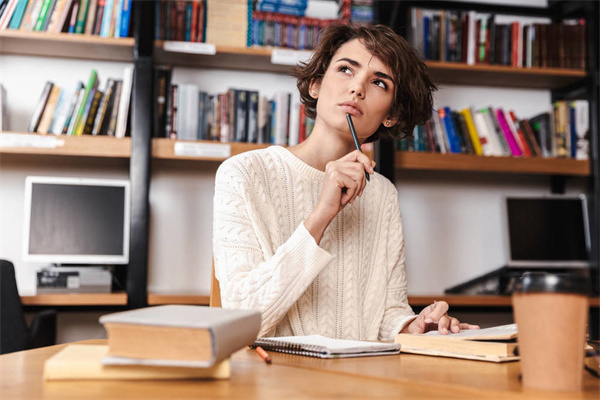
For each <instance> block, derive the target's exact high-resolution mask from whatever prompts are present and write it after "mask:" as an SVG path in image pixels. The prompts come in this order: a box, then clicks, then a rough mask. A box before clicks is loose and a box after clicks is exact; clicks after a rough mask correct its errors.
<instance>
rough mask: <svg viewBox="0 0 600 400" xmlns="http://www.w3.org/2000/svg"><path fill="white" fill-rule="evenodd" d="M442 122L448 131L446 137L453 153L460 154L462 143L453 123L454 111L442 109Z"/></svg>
mask: <svg viewBox="0 0 600 400" xmlns="http://www.w3.org/2000/svg"><path fill="white" fill-rule="evenodd" d="M439 112H440V120H441V121H442V122H443V124H444V127H445V129H446V135H447V137H448V143H449V145H450V152H451V153H460V152H461V149H460V141H459V138H458V135H457V133H456V130H455V129H454V124H453V123H452V111H451V110H450V108H449V107H444V108H440V110H439Z"/></svg>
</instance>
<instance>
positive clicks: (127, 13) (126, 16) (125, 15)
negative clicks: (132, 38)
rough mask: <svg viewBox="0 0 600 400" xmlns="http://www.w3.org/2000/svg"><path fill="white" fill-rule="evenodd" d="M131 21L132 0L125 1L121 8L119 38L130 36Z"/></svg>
mask: <svg viewBox="0 0 600 400" xmlns="http://www.w3.org/2000/svg"><path fill="white" fill-rule="evenodd" d="M130 20H131V0H123V7H122V8H121V21H120V24H119V37H128V36H129V21H130Z"/></svg>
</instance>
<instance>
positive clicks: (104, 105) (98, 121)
mask: <svg viewBox="0 0 600 400" xmlns="http://www.w3.org/2000/svg"><path fill="white" fill-rule="evenodd" d="M114 86H115V81H114V79H109V80H108V81H107V83H106V90H105V93H104V96H102V101H101V102H100V105H99V106H98V111H97V113H96V117H95V119H94V124H93V127H92V132H91V134H92V135H100V134H101V133H102V127H103V126H105V125H106V124H105V123H104V122H105V121H106V116H107V114H108V112H110V111H109V110H110V107H111V105H112V103H111V100H112V97H113V92H114Z"/></svg>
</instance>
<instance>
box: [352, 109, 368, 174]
mask: <svg viewBox="0 0 600 400" xmlns="http://www.w3.org/2000/svg"><path fill="white" fill-rule="evenodd" d="M346 120H347V121H348V126H349V127H350V133H352V139H354V144H355V145H356V150H358V151H360V152H361V153H362V149H361V148H360V143H358V137H357V136H356V130H355V129H354V124H353V123H352V117H351V116H350V114H346ZM365 176H366V177H367V181H370V180H371V177H370V176H369V173H368V172H367V170H366V169H365Z"/></svg>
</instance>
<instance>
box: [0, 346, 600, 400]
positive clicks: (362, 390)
mask: <svg viewBox="0 0 600 400" xmlns="http://www.w3.org/2000/svg"><path fill="white" fill-rule="evenodd" d="M99 342H101V343H103V342H104V341H98V340H95V341H87V342H85V343H99ZM63 346H64V345H58V346H52V347H46V348H42V349H36V350H30V351H24V352H18V353H13V354H7V355H3V356H0V394H1V396H0V397H2V398H3V399H32V398H35V399H61V400H63V399H91V398H94V399H124V398H139V399H148V398H152V399H169V400H171V399H198V398H205V397H210V398H229V399H250V400H251V399H291V398H294V399H306V398H320V399H322V398H337V399H359V398H360V399H375V398H385V399H387V398H390V399H391V398H394V399H400V398H402V399H498V398H503V399H523V400H525V399H573V398H576V399H598V396H599V394H600V381H599V380H598V379H596V378H594V377H592V376H591V375H589V374H587V373H586V374H585V377H584V383H585V390H584V391H583V392H581V393H570V394H560V393H547V392H539V391H524V390H522V389H521V387H520V384H519V381H518V374H519V363H518V362H513V363H505V364H492V363H482V362H477V361H464V360H453V359H447V358H436V357H426V356H416V355H408V354H402V355H401V356H386V357H365V358H355V359H342V360H321V359H316V358H308V357H301V356H291V355H286V354H278V353H272V354H271V356H272V358H273V364H271V365H267V364H265V363H264V362H263V361H262V360H261V359H260V358H259V357H258V355H257V354H256V353H255V352H254V351H252V350H246V349H244V350H241V351H239V352H238V353H236V354H235V355H234V356H233V359H232V377H231V379H230V380H224V381H194V380H190V381H64V382H56V381H53V382H44V381H43V379H42V372H43V364H44V361H45V360H46V359H47V358H48V357H50V356H51V355H53V354H55V353H56V352H57V351H59V350H60V349H61V348H62V347H63Z"/></svg>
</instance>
